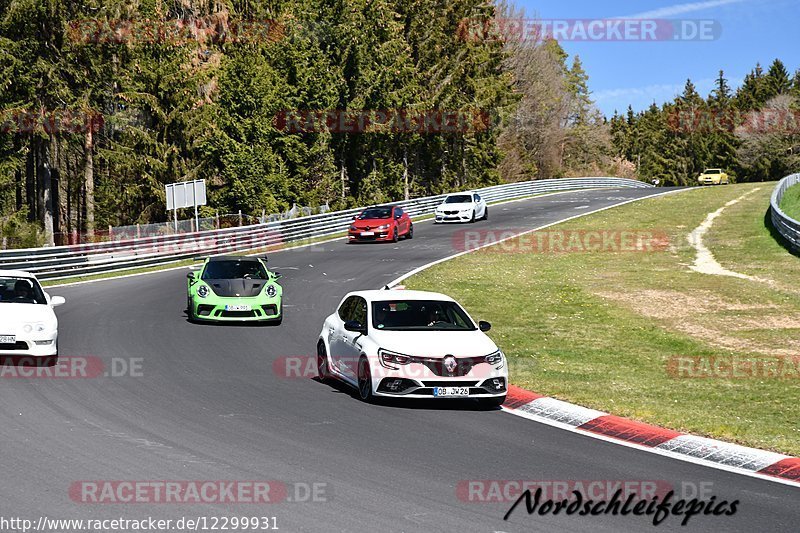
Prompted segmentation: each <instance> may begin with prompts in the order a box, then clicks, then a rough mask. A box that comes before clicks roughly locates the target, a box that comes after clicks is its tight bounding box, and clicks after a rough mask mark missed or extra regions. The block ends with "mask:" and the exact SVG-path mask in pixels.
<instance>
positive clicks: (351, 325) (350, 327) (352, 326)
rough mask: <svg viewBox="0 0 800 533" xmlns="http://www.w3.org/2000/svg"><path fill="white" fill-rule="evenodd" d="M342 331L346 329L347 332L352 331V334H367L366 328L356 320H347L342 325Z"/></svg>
mask: <svg viewBox="0 0 800 533" xmlns="http://www.w3.org/2000/svg"><path fill="white" fill-rule="evenodd" d="M344 329H346V330H347V331H352V332H354V333H361V334H366V333H367V328H365V327H364V326H362V325H361V322H359V321H358V320H348V321H347V322H345V323H344Z"/></svg>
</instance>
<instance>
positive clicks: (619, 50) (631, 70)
mask: <svg viewBox="0 0 800 533" xmlns="http://www.w3.org/2000/svg"><path fill="white" fill-rule="evenodd" d="M512 1H513V3H514V4H515V5H516V6H517V7H518V8H522V9H524V10H525V14H526V17H537V18H540V19H546V20H547V19H556V20H558V19H608V18H621V17H630V18H640V19H694V20H697V19H703V20H713V21H716V22H717V23H718V24H719V28H721V34H720V36H719V38H718V39H715V40H711V41H690V42H675V41H659V42H631V41H627V42H607V41H606V42H587V41H584V42H579V41H567V42H564V41H562V43H561V44H562V46H563V47H564V49H565V50H566V51H567V52H568V53H569V54H570V55H571V56H573V55H576V54H577V55H579V56H580V57H581V60H582V61H583V64H584V68H585V69H586V71H587V73H588V74H589V88H590V89H591V91H592V93H593V94H592V97H593V98H594V100H595V102H596V103H597V106H598V107H599V108H600V110H601V111H603V113H605V114H606V115H607V116H611V115H612V114H613V113H614V110H615V109H618V110H620V111H621V112H622V111H625V110H626V109H627V107H628V104H631V105H632V106H633V108H634V109H635V110H637V111H638V110H641V109H644V108H646V107H648V106H649V105H650V104H651V103H653V101H655V102H656V103H657V104H661V103H663V102H665V101H668V100H671V99H673V98H674V97H675V95H676V94H678V93H680V92H681V91H682V90H683V86H684V84H685V83H686V79H687V78H691V79H692V81H693V82H694V83H695V85H696V86H697V88H698V91H699V92H700V94H701V95H703V96H706V95H707V94H708V92H709V91H710V90H711V89H712V87H713V83H714V79H715V78H716V75H717V72H718V71H719V69H723V70H724V71H725V76H726V77H727V78H728V80H729V82H730V83H731V85H732V86H734V87H736V86H738V85H739V84H740V83H741V81H742V79H743V78H744V76H745V75H746V74H747V73H748V72H750V70H751V69H752V68H753V67H754V66H755V64H756V63H757V62H761V64H762V66H764V68H765V70H766V68H767V67H768V66H769V65H770V64H771V63H772V61H773V60H774V59H775V58H779V59H781V60H782V61H783V62H784V63H785V64H786V68H787V69H788V70H789V72H790V73H793V72H794V71H795V70H796V69H798V68H800V28H799V26H800V0H673V1H664V0H640V1H621V0H512Z"/></svg>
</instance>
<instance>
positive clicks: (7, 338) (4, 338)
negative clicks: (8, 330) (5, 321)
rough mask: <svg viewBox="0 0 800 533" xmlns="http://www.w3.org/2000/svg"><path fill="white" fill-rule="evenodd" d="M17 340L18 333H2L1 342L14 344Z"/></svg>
mask: <svg viewBox="0 0 800 533" xmlns="http://www.w3.org/2000/svg"><path fill="white" fill-rule="evenodd" d="M15 342H17V337H16V335H0V344H14V343H15Z"/></svg>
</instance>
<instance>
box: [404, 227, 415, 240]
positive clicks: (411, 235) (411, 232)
mask: <svg viewBox="0 0 800 533" xmlns="http://www.w3.org/2000/svg"><path fill="white" fill-rule="evenodd" d="M413 238H414V224H409V225H408V233H407V234H406V239H413Z"/></svg>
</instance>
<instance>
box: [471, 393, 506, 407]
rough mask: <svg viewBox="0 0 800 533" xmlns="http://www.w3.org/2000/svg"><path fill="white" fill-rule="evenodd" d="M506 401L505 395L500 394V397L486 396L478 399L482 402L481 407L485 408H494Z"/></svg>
mask: <svg viewBox="0 0 800 533" xmlns="http://www.w3.org/2000/svg"><path fill="white" fill-rule="evenodd" d="M505 401H506V397H505V396H500V397H499V398H486V399H481V400H478V402H480V405H481V407H483V408H485V409H493V408H495V407H500V406H501V405H503V404H504V403H505Z"/></svg>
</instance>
